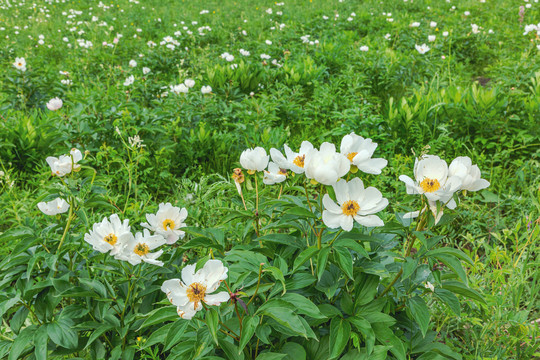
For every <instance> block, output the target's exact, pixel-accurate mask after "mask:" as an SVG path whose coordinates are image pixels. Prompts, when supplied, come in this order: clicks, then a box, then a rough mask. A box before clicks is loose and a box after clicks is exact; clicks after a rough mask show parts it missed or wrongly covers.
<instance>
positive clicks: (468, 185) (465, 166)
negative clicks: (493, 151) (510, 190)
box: [448, 156, 490, 191]
mask: <svg viewBox="0 0 540 360" xmlns="http://www.w3.org/2000/svg"><path fill="white" fill-rule="evenodd" d="M448 175H449V176H457V177H459V178H460V179H461V182H462V183H461V187H460V190H468V191H478V190H482V189H485V188H487V187H488V186H489V185H490V184H489V181H487V180H485V179H482V178H481V174H480V168H478V165H473V164H472V160H471V158H470V157H468V156H459V157H457V158H455V159H454V160H453V161H452V162H451V163H450V167H449V168H448Z"/></svg>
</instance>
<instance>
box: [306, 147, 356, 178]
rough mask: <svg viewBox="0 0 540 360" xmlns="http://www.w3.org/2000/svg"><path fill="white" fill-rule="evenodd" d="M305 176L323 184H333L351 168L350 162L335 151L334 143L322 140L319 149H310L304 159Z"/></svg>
mask: <svg viewBox="0 0 540 360" xmlns="http://www.w3.org/2000/svg"><path fill="white" fill-rule="evenodd" d="M305 169H306V177H307V178H308V179H312V180H315V181H318V182H320V183H321V184H324V185H334V184H335V183H336V182H337V181H338V180H339V178H341V177H342V176H344V175H345V174H347V173H348V172H349V170H350V169H351V162H350V161H349V160H348V159H347V157H345V156H344V155H342V154H340V153H338V152H337V151H336V146H335V145H334V144H331V143H328V142H324V143H322V144H321V148H320V150H317V149H312V150H311V151H310V152H309V153H308V154H307V155H306V160H305Z"/></svg>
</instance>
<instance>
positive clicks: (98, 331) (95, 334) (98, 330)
mask: <svg viewBox="0 0 540 360" xmlns="http://www.w3.org/2000/svg"><path fill="white" fill-rule="evenodd" d="M111 329H114V326H113V325H111V324H108V323H105V324H102V325H101V326H99V327H97V328H96V329H95V330H94V331H93V332H92V334H91V335H90V337H89V338H88V342H87V343H86V346H85V347H84V348H85V349H86V348H87V347H89V346H90V345H92V343H93V342H94V341H96V340H97V339H98V338H99V337H100V336H101V335H102V334H103V333H104V332H106V331H108V330H111Z"/></svg>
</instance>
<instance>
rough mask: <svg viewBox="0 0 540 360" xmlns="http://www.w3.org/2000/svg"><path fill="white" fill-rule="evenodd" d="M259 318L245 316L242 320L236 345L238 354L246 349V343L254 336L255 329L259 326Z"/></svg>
mask: <svg viewBox="0 0 540 360" xmlns="http://www.w3.org/2000/svg"><path fill="white" fill-rule="evenodd" d="M259 320H260V318H259V317H258V316H257V315H255V316H253V317H249V316H245V317H244V319H243V320H242V335H241V336H240V342H239V344H238V353H239V354H240V353H241V352H242V350H244V348H245V347H246V345H247V343H248V342H249V340H251V338H252V337H253V334H255V329H257V326H258V325H259Z"/></svg>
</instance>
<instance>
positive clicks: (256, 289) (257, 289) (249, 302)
mask: <svg viewBox="0 0 540 360" xmlns="http://www.w3.org/2000/svg"><path fill="white" fill-rule="evenodd" d="M263 265H264V264H262V263H261V264H260V265H259V280H257V287H256V288H255V292H254V293H253V296H251V299H249V301H248V303H247V304H246V307H248V306H249V304H251V302H252V301H253V299H255V296H257V292H259V286H260V285H261V275H262V267H263Z"/></svg>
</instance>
